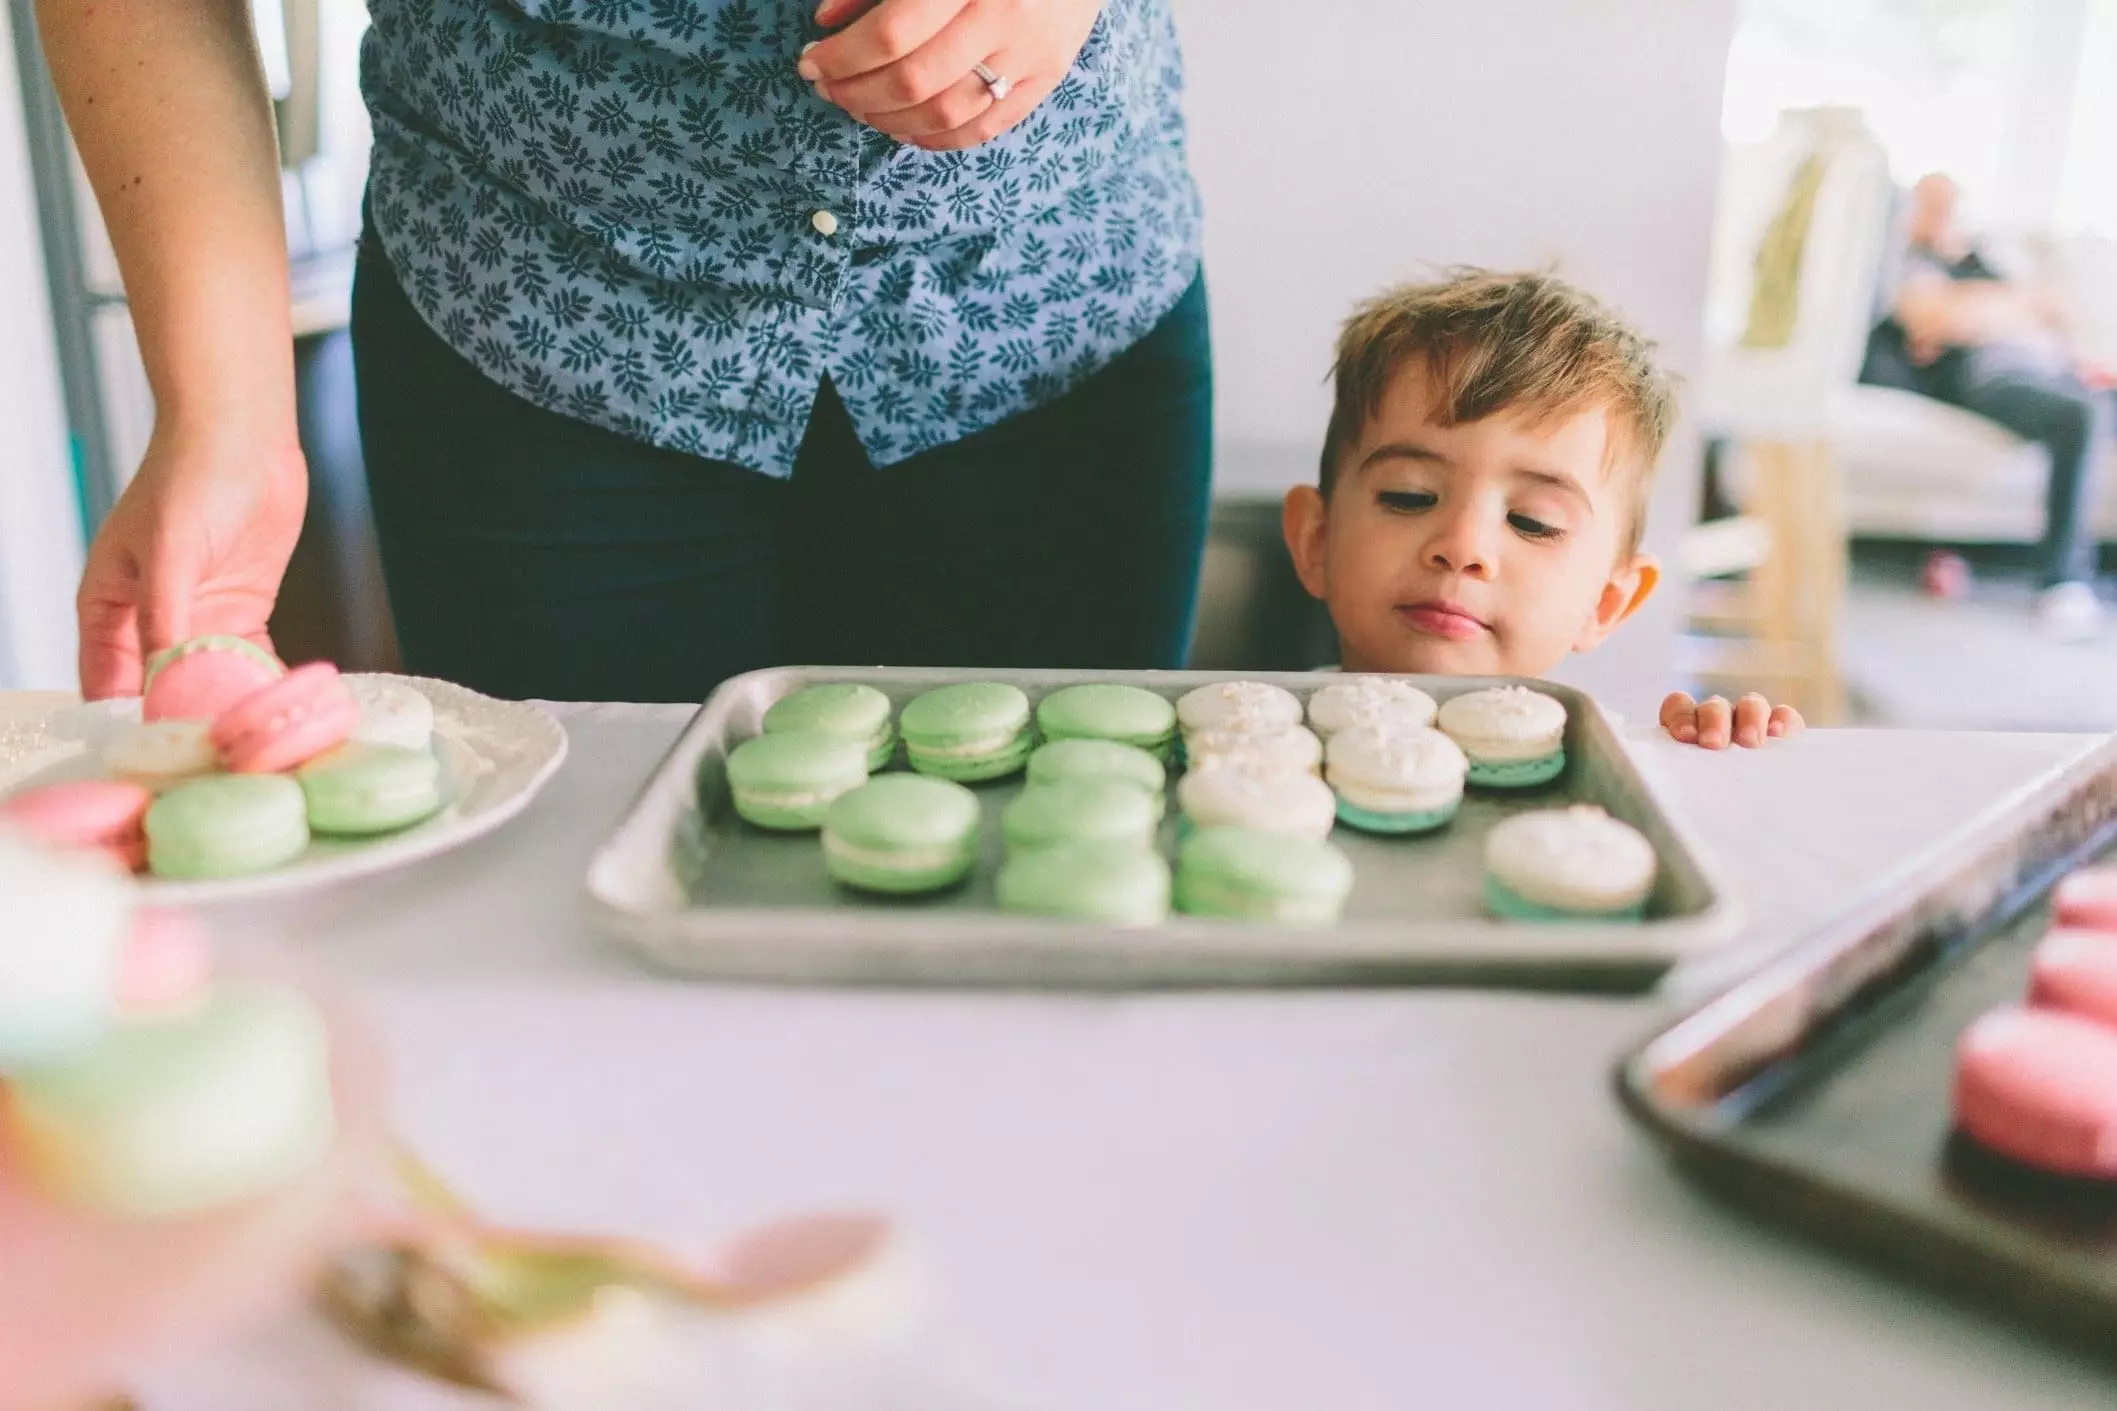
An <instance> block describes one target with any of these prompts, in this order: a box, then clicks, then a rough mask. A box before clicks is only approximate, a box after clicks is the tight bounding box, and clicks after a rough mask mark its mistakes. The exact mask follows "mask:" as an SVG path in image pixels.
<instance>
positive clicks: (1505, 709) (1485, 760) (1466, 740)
mask: <svg viewBox="0 0 2117 1411" xmlns="http://www.w3.org/2000/svg"><path fill="white" fill-rule="evenodd" d="M1435 723H1436V724H1437V725H1439V727H1440V728H1441V729H1442V730H1444V731H1446V732H1447V734H1448V737H1449V738H1450V739H1452V740H1454V741H1455V742H1456V743H1457V744H1458V745H1461V746H1462V747H1463V753H1464V754H1465V755H1467V756H1468V757H1469V759H1470V782H1471V783H1473V784H1483V785H1488V786H1490V787H1493V788H1521V787H1526V786H1529V785H1535V784H1542V783H1546V782H1548V781H1549V780H1551V779H1555V778H1557V777H1558V775H1559V774H1560V773H1561V772H1563V770H1564V769H1565V764H1566V750H1565V746H1566V707H1565V704H1564V703H1563V702H1562V701H1560V700H1559V699H1558V698H1557V697H1555V696H1551V695H1547V694H1545V693H1544V692H1542V691H1536V690H1531V689H1530V688H1529V687H1527V686H1495V687H1492V688H1490V689H1488V690H1483V691H1469V692H1466V693H1465V694H1463V695H1460V696H1455V697H1452V698H1450V699H1449V700H1448V701H1446V702H1444V703H1443V704H1442V706H1441V709H1440V714H1439V715H1438V716H1437V717H1436V719H1435Z"/></svg>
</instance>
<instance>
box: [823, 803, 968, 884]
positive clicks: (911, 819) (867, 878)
mask: <svg viewBox="0 0 2117 1411" xmlns="http://www.w3.org/2000/svg"><path fill="white" fill-rule="evenodd" d="M979 812H980V811H979V807H978V796H977V795H976V794H973V793H972V792H971V791H970V790H968V789H966V788H964V787H963V786H962V785H961V784H955V783H951V782H949V781H948V780H946V779H929V778H926V777H924V776H921V775H917V774H885V775H883V776H882V777H880V778H878V779H871V780H869V781H868V782H867V783H865V784H862V785H861V786H860V787H859V788H857V789H854V790H853V791H852V792H850V793H848V794H845V795H843V796H842V797H840V798H839V799H838V801H837V802H836V803H833V804H832V805H831V807H830V811H829V813H827V814H826V815H825V816H824V820H823V865H824V870H825V871H827V872H829V873H830V875H831V876H832V877H834V878H836V879H837V880H838V881H840V882H843V883H844V884H845V885H847V886H849V887H858V888H860V889H862V890H864V891H870V892H890V893H900V894H901V893H914V892H931V891H938V890H939V889H940V888H943V887H949V886H953V885H955V884H956V883H957V882H960V881H962V880H963V879H964V878H965V877H968V876H969V875H970V873H971V870H972V869H973V868H974V867H976V866H977V862H978V821H979Z"/></svg>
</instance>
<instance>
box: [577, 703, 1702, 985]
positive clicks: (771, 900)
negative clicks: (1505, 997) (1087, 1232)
mask: <svg viewBox="0 0 2117 1411" xmlns="http://www.w3.org/2000/svg"><path fill="white" fill-rule="evenodd" d="M1233 679H1237V678H1236V677H1234V676H1231V675H1228V674H1225V673H1211V672H1178V671H1169V672H1121V671H1112V672H1080V671H952V670H917V669H895V668H867V669H859V668H813V667H785V668H778V669H774V670H769V671H760V672H753V673H751V674H749V675H747V676H741V677H737V678H736V679H735V680H732V681H730V682H728V683H727V684H725V685H724V686H722V687H721V688H720V689H719V690H718V691H716V692H714V694H713V696H712V698H711V699H710V700H709V701H707V702H706V705H705V707H704V709H702V710H701V711H700V712H699V714H698V716H697V717H696V718H695V719H694V720H693V721H692V723H691V724H690V726H689V727H688V728H687V729H686V730H685V731H684V733H683V735H682V737H681V738H680V739H679V740H678V741H677V743H676V746H675V747H674V748H673V749H672V750H671V751H670V753H669V756H668V758H667V759H666V760H664V761H663V763H662V765H661V767H660V768H659V769H658V770H657V771H656V772H655V775H654V777H653V778H652V779H651V780H650V781H649V782H648V784H647V787H646V789H645V790H644V792H643V793H642V794H641V795H640V797H639V799H638V800H637V802H636V803H635V804H634V805H633V807H632V808H631V810H630V811H629V812H628V813H627V815H626V816H625V818H624V819H623V821H622V822H621V823H620V824H619V825H618V828H617V830H616V832H615V833H614V834H612V836H611V837H610V839H609V840H608V841H607V842H606V843H605V844H604V845H603V847H602V848H601V849H600V850H599V851H598V852H597V853H596V855H595V857H594V859H593V861H592V862H591V864H590V867H589V872H588V893H589V898H590V904H591V906H592V907H593V909H594V910H595V912H596V914H597V917H598V919H599V920H600V922H601V923H602V924H603V925H604V926H605V927H606V928H607V929H608V930H610V931H611V932H612V933H613V934H615V935H616V936H617V937H618V938H619V939H620V940H622V941H624V942H625V943H627V944H629V945H631V946H633V947H635V948H636V949H638V950H639V951H641V952H642V953H644V954H645V955H647V956H648V957H650V958H651V959H653V960H654V961H655V962H657V963H658V964H660V965H662V966H664V967H667V968H669V969H672V970H676V971H680V972H683V973H687V974H692V975H699V976H708V977H715V978H725V979H753V980H774V981H796V982H826V983H830V982H836V983H847V982H883V983H903V984H958V985H961V984H982V985H1009V986H1148V985H1194V986H1205V985H1275V984H1276V985H1303V984H1306V985H1322V984H1358V983H1409V982H1434V983H1445V982H1454V983H1507V984H1522V985H1536V986H1550V987H1573V988H1600V989H1639V988H1644V987H1645V986H1647V985H1650V984H1652V983H1653V981H1654V980H1655V979H1656V978H1657V977H1658V976H1659V975H1660V974H1661V973H1662V972H1663V971H1664V970H1666V969H1667V968H1668V966H1669V965H1671V964H1672V963H1674V962H1675V961H1676V960H1678V959H1680V958H1682V957H1683V956H1685V955H1688V954H1691V953H1694V952H1695V951H1697V950H1699V949H1700V948H1702V947H1705V946H1710V945H1712V944H1714V943H1716V942H1718V941H1721V940H1723V939H1725V938H1726V937H1727V936H1728V935H1729V934H1730V932H1731V931H1732V930H1733V928H1734V926H1735V915H1734V911H1733V908H1732V907H1731V905H1730V904H1729V902H1728V900H1727V899H1726V897H1725V896H1724V895H1723V894H1722V893H1721V891H1720V889H1719V888H1718V886H1717V885H1716V883H1715V882H1714V880H1713V878H1712V874H1711V873H1710V871H1709V870H1708V868H1707V866H1706V864H1705V863H1704V861H1703V860H1701V859H1700V858H1699V856H1698V855H1697V853H1696V852H1695V851H1694V850H1693V848H1692V846H1691V845H1690V843H1689V842H1688V841H1687V840H1686V839H1685V837H1684V833H1683V830H1682V828H1681V827H1680V826H1678V824H1677V822H1676V821H1675V820H1673V819H1672V818H1671V817H1670V816H1669V815H1668V813H1667V812H1666V811H1665V810H1664V809H1663V808H1662V806H1661V805H1660V803H1659V802H1658V801H1657V800H1656V799H1655V798H1654V796H1653V794H1652V793H1651V791H1650V790H1649V789H1648V788H1647V786H1646V783H1645V781H1644V780H1643V779H1642V778H1641V777H1640V775H1639V774H1638V772H1637V771H1636V770H1635V769H1634V768H1633V766H1632V762H1631V760H1630V759H1629V758H1628V757H1627V756H1626V755H1625V752H1624V749H1623V746H1622V745H1621V743H1620V742H1619V741H1618V738H1617V735H1616V732H1615V731H1614V730H1613V729H1612V728H1611V726H1610V723H1609V720H1608V719H1607V717H1605V716H1604V715H1603V713H1602V712H1601V711H1600V710H1599V709H1598V708H1597V707H1596V706H1595V703H1594V701H1593V700H1592V699H1591V698H1589V697H1588V696H1586V695H1584V694H1582V693H1581V692H1579V691H1575V690H1572V689H1570V688H1567V687H1564V686H1556V685H1551V684H1548V683H1537V688H1538V689H1540V690H1544V691H1547V692H1549V693H1550V694H1551V695H1553V696H1556V697H1557V698H1558V699H1559V700H1561V701H1563V702H1564V703H1565V706H1566V709H1567V715H1568V724H1567V727H1566V753H1567V760H1568V763H1567V768H1566V772H1565V774H1564V775H1563V776H1562V777H1561V778H1560V779H1559V780H1558V781H1557V782H1555V783H1554V784H1552V785H1550V786H1548V787H1546V788H1543V789H1539V790H1533V791H1529V792H1526V793H1491V792H1484V791H1479V790H1472V791H1471V792H1470V793H1469V794H1468V795H1467V796H1466V797H1465V799H1464V804H1463V810H1462V812H1461V814H1460V815H1459V816H1458V817H1457V819H1456V820H1455V822H1453V823H1452V824H1450V825H1449V826H1448V827H1447V828H1446V829H1444V830H1442V831H1441V832H1440V833H1438V834H1434V835H1430V836H1427V837H1423V838H1384V837H1372V836H1368V835H1365V834H1361V833H1357V832H1354V831H1353V830H1351V829H1347V828H1340V829H1338V830H1337V831H1336V832H1335V833H1334V834H1333V841H1334V842H1336V843H1337V844H1338V846H1340V847H1341V848H1343V849H1344V850H1345V852H1346V853H1347V855H1348V856H1349V857H1350V858H1351V859H1352V862H1353V867H1354V872H1355V882H1354V887H1353V894H1352V897H1351V900H1350V902H1349V903H1348V905H1347V907H1346V912H1345V916H1344V919H1343V920H1342V921H1341V922H1340V923H1339V924H1338V925H1336V926H1333V927H1328V928H1318V929H1298V928H1291V927H1283V926H1273V925H1245V924H1242V923H1237V922H1227V921H1205V920H1196V919H1192V918H1189V917H1183V916H1171V917H1170V918H1169V919H1168V921H1166V922H1165V923H1163V924H1162V925H1159V926H1152V927H1144V928H1139V929H1131V930H1117V929H1112V928H1109V927H1102V926H1096V925H1093V924H1089V923H1080V922H1067V921H1052V920H1044V919H1039V918H1030V917H1021V916H1013V915H1009V914H1006V913H1003V912H1001V911H999V910H998V909H997V907H996V905H995V902H994V899H993V876H994V874H995V872H996V871H997V870H998V866H999V861H1000V855H1001V847H1000V830H999V813H1000V810H1001V808H1003V807H1004V806H1005V805H1006V803H1007V802H1008V801H1009V800H1010V799H1012V798H1013V797H1014V796H1015V795H1016V794H1017V793H1018V792H1019V791H1020V788H1021V783H1020V780H1019V778H1016V779H1013V780H1006V781H1000V782H997V783H994V784H989V785H983V786H980V787H979V789H978V792H979V794H980V796H981V797H982V798H983V799H984V801H985V823H984V839H983V847H984V856H983V859H982V861H981V863H980V866H979V868H978V871H977V873H976V875H975V876H974V877H973V879H972V880H971V881H970V882H969V883H968V884H966V885H965V886H963V887H961V888H958V889H956V890H954V891H951V892H945V893H941V894H939V895H936V896H932V897H927V898H916V899H907V900H882V899H876V898H870V897H864V896H860V895H858V894H856V893H853V892H849V891H847V890H845V889H843V888H840V887H838V886H837V885H835V884H834V883H833V882H831V880H830V879H829V878H828V877H827V876H825V874H824V870H823V858H822V851H821V848H820V846H819V844H818V842H817V839H816V836H815V835H814V834H793V835H787V834H771V833H765V832H762V831H760V830H758V829H754V828H751V827H749V826H748V825H746V824H744V823H743V822H742V821H741V820H740V819H738V818H737V817H736V816H735V812H734V808H733V805H732V803H731V801H730V799H729V796H728V788H727V780H726V761H727V754H728V751H729V750H730V749H731V748H733V747H734V746H735V745H736V744H739V743H740V742H741V741H743V740H745V739H747V738H749V737H750V736H752V735H755V734H756V733H757V732H758V730H759V728H760V724H761V722H762V720H763V718H764V713H765V711H766V709H767V708H769V707H770V706H771V704H772V703H773V702H774V701H776V700H778V699H779V698H780V697H781V696H784V695H786V694H787V693H788V692H790V691H793V690H796V689H798V688H800V687H802V686H807V685H812V684H816V683H819V682H827V681H857V682H865V683H866V684H868V685H872V686H875V687H877V688H878V689H880V690H881V691H882V692H883V693H884V694H886V695H888V696H889V697H890V698H891V700H892V702H893V703H894V704H895V705H896V706H898V707H899V708H901V707H902V706H903V705H904V704H905V703H906V702H907V701H909V700H911V699H912V698H913V697H914V696H916V695H918V694H919V693H921V692H922V691H927V690H931V689H932V688H934V687H936V686H943V685H949V684H952V683H954V682H959V681H981V680H982V681H1009V682H1012V683H1014V684H1015V685H1018V686H1020V687H1021V688H1022V689H1023V690H1024V691H1026V692H1027V693H1028V695H1029V697H1030V699H1031V701H1032V702H1034V701H1037V700H1040V699H1041V698H1042V697H1044V696H1045V695H1047V694H1049V693H1050V692H1052V691H1055V690H1057V689H1059V688H1061V687H1064V686H1071V685H1077V684H1080V683H1082V682H1087V681H1105V682H1117V683H1121V684H1126V685H1135V686H1143V687H1145V688H1147V689H1148V690H1151V691H1155V692H1158V693H1159V694H1161V695H1163V696H1166V697H1168V698H1170V699H1172V700H1173V699H1175V698H1176V697H1178V696H1181V695H1182V694H1184V692H1186V691H1189V690H1190V689H1192V688H1193V687H1195V686H1201V685H1205V684H1208V683H1211V682H1214V681H1225V680H1233ZM1241 679H1248V680H1256V681H1268V682H1271V683H1273V684H1275V685H1280V686H1284V687H1286V688H1287V689H1288V690H1291V691H1293V692H1294V693H1295V694H1296V695H1297V696H1302V697H1304V698H1305V697H1306V696H1307V694H1308V693H1309V692H1310V691H1312V690H1314V689H1315V688H1316V687H1318V686H1321V685H1323V684H1326V683H1327V682H1329V681H1332V680H1335V679H1338V678H1336V677H1334V676H1331V675H1328V674H1319V673H1302V674H1287V673H1281V674H1270V673H1264V674H1253V675H1250V676H1248V677H1246V678H1241ZM1411 679H1413V680H1417V681H1418V682H1419V684H1420V685H1421V686H1423V687H1424V688H1425V689H1426V690H1428V691H1429V692H1431V693H1432V694H1433V695H1434V696H1435V697H1436V698H1437V699H1442V700H1445V699H1447V698H1448V697H1449V696H1452V695H1457V694H1460V693H1461V692H1464V691H1469V690H1475V689H1478V688H1480V687H1482V686H1489V685H1494V684H1500V683H1497V682H1493V681H1487V680H1480V679H1472V678H1416V677H1415V678H1411ZM1582 801H1584V802H1591V803H1596V804H1600V805H1601V806H1602V807H1604V808H1606V809H1608V810H1609V811H1610V813H1612V814H1613V815H1615V816H1616V817H1618V818H1622V819H1624V820H1625V821H1626V822H1628V823H1631V824H1632V825H1633V826H1635V827H1637V828H1639V829H1640V830H1641V831H1642V832H1644V833H1645V834H1646V836H1647V837H1648V839H1649V840H1651V841H1652V842H1653V844H1654V847H1655V850H1656V851H1657V852H1658V853H1659V854H1660V859H1661V870H1660V876H1659V879H1658V880H1657V882H1656V884H1655V888H1654V892H1653V895H1652V897H1651V898H1650V899H1649V902H1648V914H1647V917H1646V919H1645V920H1644V921H1640V922H1636V923H1621V924H1611V923H1593V922H1581V923H1577V924H1576V923H1526V924H1525V923H1520V922H1514V923H1508V922H1500V921H1495V920H1492V919H1490V918H1489V917H1487V916H1486V915H1485V914H1484V911H1483V909H1482V905H1481V900H1480V897H1481V887H1482V878H1483V873H1482V850H1483V843H1484V837H1485V834H1486V833H1487V832H1488V831H1489V830H1490V829H1491V827H1492V825H1493V824H1494V823H1496V822H1497V821H1499V820H1500V819H1501V818H1504V817H1506V816H1508V815H1509V814H1513V813H1518V812H1521V811H1522V810H1524V809H1532V808H1551V807H1555V806H1558V805H1561V804H1565V803H1571V802H1582ZM1172 803H1173V801H1172ZM1173 813H1174V809H1173V806H1172V808H1171V814H1172V815H1173ZM1174 828H1175V819H1174V818H1173V816H1172V817H1171V819H1170V820H1169V821H1168V822H1167V823H1166V824H1165V825H1164V833H1163V839H1162V844H1163V852H1164V855H1166V856H1172V857H1173V855H1174V849H1173V833H1174Z"/></svg>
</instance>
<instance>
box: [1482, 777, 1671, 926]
mask: <svg viewBox="0 0 2117 1411" xmlns="http://www.w3.org/2000/svg"><path fill="white" fill-rule="evenodd" d="M1657 867H1658V860H1657V859H1656V858H1655V856H1654V845H1653V844H1652V843H1650V842H1648V841H1647V839H1646V835H1644V834H1643V833H1641V832H1640V831H1639V830H1638V829H1637V828H1634V827H1632V826H1631V825H1630V824H1629V823H1624V822H1621V821H1620V820H1618V819H1615V818H1612V817H1611V816H1610V815H1609V814H1607V813H1605V812H1603V811H1602V810H1601V809H1599V808H1597V807H1595V806H1594V805H1593V804H1575V805H1573V806H1572V807H1570V808H1548V809H1538V810H1536V811H1535V812H1532V813H1518V814H1516V815H1515V816H1514V817H1512V818H1509V819H1506V820H1504V821H1503V822H1501V823H1499V824H1498V825H1497V826H1495V827H1494V828H1493V830H1492V831H1491V832H1490V833H1487V834H1486V835H1485V900H1486V904H1487V906H1488V907H1489V908H1490V909H1491V910H1492V912H1493V913H1494V914H1495V915H1497V916H1501V917H1506V918H1509V919H1515V920H1553V919H1561V918H1566V917H1585V918H1590V919H1596V918H1601V919H1612V920H1614V919H1632V918H1636V917H1638V916H1639V915H1640V914H1641V911H1642V908H1643V907H1644V906H1645V903H1646V898H1647V894H1648V893H1649V892H1651V891H1652V890H1653V888H1654V874H1655V871H1656V869H1657Z"/></svg>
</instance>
